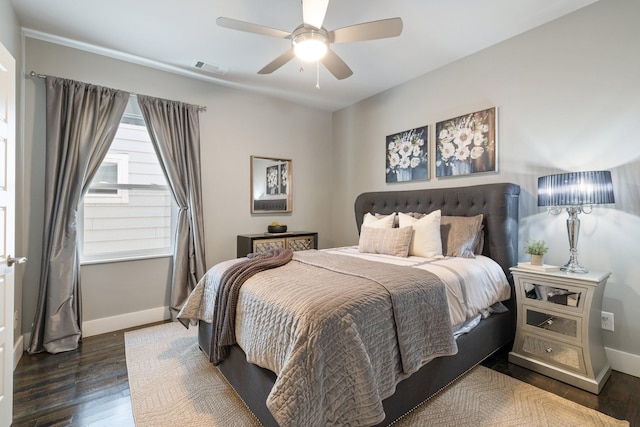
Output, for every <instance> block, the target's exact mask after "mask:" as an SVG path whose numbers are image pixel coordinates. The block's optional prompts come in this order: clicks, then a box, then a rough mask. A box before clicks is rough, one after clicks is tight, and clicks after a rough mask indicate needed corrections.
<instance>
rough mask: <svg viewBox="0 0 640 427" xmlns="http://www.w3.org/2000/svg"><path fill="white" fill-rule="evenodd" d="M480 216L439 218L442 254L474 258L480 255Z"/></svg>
mask: <svg viewBox="0 0 640 427" xmlns="http://www.w3.org/2000/svg"><path fill="white" fill-rule="evenodd" d="M482 219H483V216H482V214H480V215H476V216H443V217H441V218H440V236H441V237H442V254H443V255H445V256H457V257H462V258H475V255H476V254H480V253H482V246H484V233H483V232H482V228H483V225H482Z"/></svg>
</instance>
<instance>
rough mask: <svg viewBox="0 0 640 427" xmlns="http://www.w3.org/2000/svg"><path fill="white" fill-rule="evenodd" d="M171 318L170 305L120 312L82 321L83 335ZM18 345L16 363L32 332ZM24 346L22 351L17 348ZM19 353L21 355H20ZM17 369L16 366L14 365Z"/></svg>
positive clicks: (15, 352) (29, 340) (24, 336)
mask: <svg viewBox="0 0 640 427" xmlns="http://www.w3.org/2000/svg"><path fill="white" fill-rule="evenodd" d="M169 318H171V316H170V315H169V307H156V308H152V309H149V310H142V311H136V312H133V313H125V314H120V315H118V316H111V317H103V318H102V319H95V320H89V321H86V322H82V336H83V337H90V336H92V335H99V334H106V333H107V332H113V331H119V330H120V329H126V328H132V327H134V326H142V325H146V324H148V323H154V322H162V321H163V320H167V319H169ZM18 342H19V343H20V345H19V346H18V343H16V346H15V347H14V350H13V352H14V356H13V359H14V365H15V364H17V363H18V362H17V361H16V357H18V359H17V360H20V357H21V356H22V352H24V351H27V350H28V348H29V344H30V343H31V332H27V333H26V334H23V335H22V336H21V337H20V338H19V340H18ZM20 347H22V352H19V351H18V350H17V349H18V348H20ZM18 354H19V356H18ZM14 369H15V366H14Z"/></svg>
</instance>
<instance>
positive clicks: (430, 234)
mask: <svg viewBox="0 0 640 427" xmlns="http://www.w3.org/2000/svg"><path fill="white" fill-rule="evenodd" d="M440 216H441V211H440V210H437V211H433V212H431V213H430V214H428V215H425V216H423V217H422V218H420V219H418V218H415V217H413V216H411V215H409V214H405V213H402V212H399V213H398V217H399V220H400V227H401V228H402V227H412V228H413V234H412V238H411V243H410V245H409V255H415V256H419V257H423V258H435V257H438V256H442V239H441V238H440Z"/></svg>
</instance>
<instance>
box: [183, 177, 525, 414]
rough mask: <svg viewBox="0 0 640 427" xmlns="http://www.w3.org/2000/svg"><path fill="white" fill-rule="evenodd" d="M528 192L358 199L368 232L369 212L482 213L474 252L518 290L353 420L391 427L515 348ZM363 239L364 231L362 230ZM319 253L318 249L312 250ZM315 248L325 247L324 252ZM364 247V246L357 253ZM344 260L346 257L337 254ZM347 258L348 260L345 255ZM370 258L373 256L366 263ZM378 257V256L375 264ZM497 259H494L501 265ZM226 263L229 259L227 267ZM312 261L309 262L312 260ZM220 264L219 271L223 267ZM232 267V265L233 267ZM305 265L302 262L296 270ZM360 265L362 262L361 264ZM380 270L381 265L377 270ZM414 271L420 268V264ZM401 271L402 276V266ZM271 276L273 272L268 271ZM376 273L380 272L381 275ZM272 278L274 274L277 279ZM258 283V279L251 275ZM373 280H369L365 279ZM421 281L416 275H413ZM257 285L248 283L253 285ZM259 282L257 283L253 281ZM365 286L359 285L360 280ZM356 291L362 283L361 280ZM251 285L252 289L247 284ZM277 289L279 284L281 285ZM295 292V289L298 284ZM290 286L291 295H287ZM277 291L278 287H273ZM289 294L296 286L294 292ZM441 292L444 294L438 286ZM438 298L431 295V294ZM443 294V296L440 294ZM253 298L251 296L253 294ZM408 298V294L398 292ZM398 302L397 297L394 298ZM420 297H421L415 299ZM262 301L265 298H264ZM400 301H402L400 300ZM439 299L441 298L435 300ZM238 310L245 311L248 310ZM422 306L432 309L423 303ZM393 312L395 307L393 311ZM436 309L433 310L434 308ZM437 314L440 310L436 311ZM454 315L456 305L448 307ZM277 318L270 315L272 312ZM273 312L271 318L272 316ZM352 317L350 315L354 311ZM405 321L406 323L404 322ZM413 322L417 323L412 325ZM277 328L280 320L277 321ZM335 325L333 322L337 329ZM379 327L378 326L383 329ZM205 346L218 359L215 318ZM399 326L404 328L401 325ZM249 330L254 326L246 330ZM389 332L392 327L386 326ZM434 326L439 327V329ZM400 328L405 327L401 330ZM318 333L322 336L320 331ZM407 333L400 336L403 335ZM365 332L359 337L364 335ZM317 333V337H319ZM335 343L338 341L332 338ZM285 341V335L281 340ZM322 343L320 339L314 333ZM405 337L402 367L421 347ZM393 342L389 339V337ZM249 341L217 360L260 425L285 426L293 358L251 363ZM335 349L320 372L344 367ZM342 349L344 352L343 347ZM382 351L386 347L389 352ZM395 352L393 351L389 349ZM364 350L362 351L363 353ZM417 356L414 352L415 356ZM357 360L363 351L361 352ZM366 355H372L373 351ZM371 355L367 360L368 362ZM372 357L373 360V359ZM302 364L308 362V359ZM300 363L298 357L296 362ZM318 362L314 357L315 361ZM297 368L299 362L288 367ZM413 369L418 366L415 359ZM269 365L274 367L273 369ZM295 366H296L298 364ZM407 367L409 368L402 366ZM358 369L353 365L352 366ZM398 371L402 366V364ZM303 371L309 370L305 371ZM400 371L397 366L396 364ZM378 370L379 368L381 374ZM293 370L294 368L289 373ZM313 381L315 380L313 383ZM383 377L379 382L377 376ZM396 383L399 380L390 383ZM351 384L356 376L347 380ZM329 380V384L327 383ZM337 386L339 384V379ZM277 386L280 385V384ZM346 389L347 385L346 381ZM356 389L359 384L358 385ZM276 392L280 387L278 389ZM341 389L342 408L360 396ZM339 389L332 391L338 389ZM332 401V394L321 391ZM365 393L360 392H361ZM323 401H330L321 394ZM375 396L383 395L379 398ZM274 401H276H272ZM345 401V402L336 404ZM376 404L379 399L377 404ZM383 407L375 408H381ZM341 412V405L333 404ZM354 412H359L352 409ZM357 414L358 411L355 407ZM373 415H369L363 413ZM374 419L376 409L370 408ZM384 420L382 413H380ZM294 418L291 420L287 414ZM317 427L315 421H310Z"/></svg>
mask: <svg viewBox="0 0 640 427" xmlns="http://www.w3.org/2000/svg"><path fill="white" fill-rule="evenodd" d="M519 193H520V188H519V187H518V186H517V185H515V184H510V183H498V184H485V185H477V186H469V187H456V188H444V189H427V190H410V191H385V192H369V193H363V194H361V195H360V196H358V197H357V199H356V201H355V219H356V226H357V228H358V231H359V232H364V231H365V230H366V231H367V233H369V232H370V230H369V227H366V228H365V229H363V228H362V227H363V220H364V218H365V214H367V213H369V214H370V215H371V214H373V213H375V214H377V215H378V216H379V217H381V218H383V217H385V216H386V215H390V214H393V213H397V212H405V213H411V214H412V215H414V216H416V217H418V215H416V214H419V213H421V214H433V213H434V212H436V211H439V214H440V215H442V216H443V217H444V216H447V217H465V218H471V217H474V218H477V217H479V216H480V215H482V216H481V221H482V228H481V236H479V237H480V240H479V241H480V242H481V243H483V244H482V245H480V246H479V247H476V248H474V251H476V253H477V254H478V256H477V259H478V260H483V259H484V258H485V257H486V258H490V259H491V260H493V261H495V263H497V266H498V269H501V270H502V274H503V277H504V278H506V281H508V286H510V288H511V292H510V295H509V297H508V298H507V299H506V300H504V301H503V302H502V303H503V304H504V306H505V307H506V308H507V309H508V310H506V311H505V312H501V313H500V312H495V313H493V314H491V315H489V316H488V317H486V318H484V316H482V318H481V320H479V322H476V323H477V326H475V327H474V328H473V329H472V330H470V331H468V332H467V333H464V334H461V335H459V336H457V337H456V338H455V340H454V343H453V346H454V347H455V350H454V351H452V348H451V343H446V345H447V346H448V347H446V348H445V344H442V345H441V346H440V347H438V348H437V349H435V350H434V351H433V353H430V354H427V355H420V356H419V358H418V359H420V357H422V359H420V360H422V361H426V360H428V363H426V364H424V365H422V364H421V363H420V366H419V369H418V368H415V369H411V370H405V373H402V369H400V371H401V372H400V374H397V375H396V376H395V377H394V378H393V383H392V385H393V390H394V392H389V391H388V387H387V388H386V389H385V390H387V391H385V392H384V394H387V395H388V396H385V395H381V396H380V397H379V400H380V401H381V402H380V405H381V408H382V410H380V409H378V412H375V411H374V412H373V413H374V415H375V416H374V415H372V416H373V418H370V419H369V418H366V417H364V416H363V418H362V419H361V418H360V417H357V419H356V420H350V421H349V423H350V424H351V425H359V424H358V423H359V422H360V421H362V424H360V425H380V426H386V425H389V424H391V423H393V422H394V421H395V420H397V419H398V418H401V417H402V416H403V415H404V414H406V413H407V412H409V411H411V410H412V409H413V408H414V407H416V406H417V405H419V404H420V403H421V402H423V401H424V400H426V399H427V398H428V397H430V396H432V395H433V394H435V393H436V392H438V391H439V390H441V389H442V388H444V387H446V386H447V385H448V384H449V383H450V382H452V381H453V380H455V379H456V378H457V377H459V376H460V375H462V374H463V373H464V372H466V371H468V370H469V369H471V368H472V367H474V366H475V365H476V364H478V363H480V362H481V361H482V360H484V359H485V358H486V357H488V356H489V355H491V354H492V353H494V352H495V351H497V350H498V349H500V348H502V347H504V346H507V345H510V343H511V342H512V340H513V336H514V331H515V326H514V325H515V306H516V305H515V292H513V280H512V278H511V275H510V272H509V268H510V267H512V266H513V265H515V264H516V263H517V252H518V250H517V248H518V197H519ZM361 242H362V235H361ZM349 250H351V251H353V248H351V249H348V248H346V249H334V250H327V251H308V252H309V253H305V254H302V253H299V254H297V255H296V261H298V262H296V263H291V262H290V263H288V264H286V266H285V267H281V269H285V268H293V267H288V266H290V265H291V264H296V265H298V264H302V265H303V266H304V268H313V267H315V266H314V265H313V264H314V263H315V262H316V257H320V258H323V257H331V256H333V255H329V254H325V253H331V252H340V251H347V252H348V251H349ZM312 252H313V253H312ZM315 252H320V253H318V254H317V255H316V254H315ZM356 252H357V250H356ZM336 256H338V258H340V257H341V255H336ZM343 258H344V257H343ZM327 259H328V260H329V262H334V261H333V259H334V258H327ZM360 262H361V261H357V262H356V261H354V262H351V263H343V264H340V266H339V269H342V270H344V269H350V268H352V267H351V265H352V264H353V265H356V264H358V263H360ZM366 262H368V261H366ZM371 262H373V261H371ZM228 263H229V265H231V264H234V263H236V261H232V260H229V261H228ZM362 263H363V264H362V266H364V267H367V266H368V265H367V264H364V263H365V261H362ZM495 263H494V264H495ZM222 264H224V263H221V265H222ZM305 264H309V265H310V266H309V265H305ZM215 268H217V267H214V268H212V270H215ZM224 268H228V266H225V267H224ZM224 268H222V267H220V270H218V274H219V271H223V270H224ZM296 268H297V267H296ZM353 268H355V267H353ZM395 268H396V267H395V266H392V265H389V266H388V267H385V268H380V271H381V273H380V274H382V275H384V271H383V270H385V271H386V270H389V271H392V270H393V269H395ZM278 270H279V269H273V270H272V271H271V273H269V274H275V273H274V272H276V271H278ZM374 270H375V269H374ZM412 270H413V269H412ZM301 271H305V275H311V276H313V275H314V274H315V273H309V274H307V273H306V270H301ZM393 271H394V274H395V270H393ZM265 274H266V273H265ZM371 274H374V273H373V272H372V273H371ZM270 277H271V276H270ZM280 277H281V283H282V286H283V289H285V291H286V289H288V288H286V286H291V283H289V282H292V281H291V280H289V281H287V280H285V277H284V276H280ZM249 280H250V281H251V280H252V279H249ZM269 280H271V282H273V283H277V280H278V279H277V277H276V278H275V279H274V278H271V279H269ZM364 280H367V279H364ZM373 280H374V281H378V282H379V281H380V280H382V279H378V278H374V279H373ZM412 280H413V279H412ZM249 283H250V282H249V281H247V284H249ZM244 286H245V287H246V286H248V285H244ZM251 286H254V285H251ZM251 286H250V287H248V289H249V290H247V291H246V293H247V294H249V293H250V292H252V291H251V290H252V289H254V288H255V287H251ZM358 286H359V285H358ZM354 288H357V286H356V284H355V282H354ZM243 289H244V288H243ZM274 289H279V287H278V288H274ZM291 289H293V288H291ZM285 291H283V292H285ZM270 292H271V291H270ZM286 292H288V291H286ZM433 292H436V291H433ZM267 295H268V294H264V295H262V297H264V298H266V296H267ZM430 295H431V294H430ZM433 295H440V294H433ZM247 298H248V297H247ZM398 298H401V297H398ZM392 299H393V298H392ZM409 299H414V298H409ZM429 299H434V300H436V299H437V297H433V298H432V297H431V296H430V297H429ZM398 301H404V300H402V299H398ZM260 304H262V302H260ZM399 304H400V303H399ZM434 304H435V303H434ZM398 307H404V306H402V305H398ZM238 310H240V311H242V310H241V309H240V307H239V308H238ZM422 310H425V309H424V308H422ZM392 311H393V310H392ZM399 311H400V310H396V313H395V314H394V316H398V313H397V312H399ZM428 311H431V309H428ZM434 311H436V310H435V308H434ZM448 311H449V312H451V309H449V310H448ZM407 312H410V309H407ZM269 315H270V314H269ZM242 316H243V317H242V319H244V318H249V317H250V316H249V315H242ZM186 317H188V318H189V319H190V320H192V319H193V318H194V317H195V318H198V317H200V316H196V315H193V314H191V315H190V316H186ZM265 317H267V315H265ZM344 317H345V315H344V314H342V315H341V318H344ZM346 317H348V316H346ZM398 319H400V320H398ZM429 321H430V322H434V324H437V321H436V320H434V319H430V320H429ZM396 323H397V324H398V325H400V324H402V323H403V320H402V319H401V318H398V317H396ZM409 323H410V322H409ZM276 325H277V324H276ZM331 327H332V326H331ZM377 327H378V326H377ZM198 328H199V329H198V331H199V332H198V343H199V345H200V348H201V349H202V350H203V351H204V352H205V353H206V354H207V355H208V356H209V357H210V359H213V357H212V355H213V353H214V351H212V348H213V347H212V336H214V332H215V331H214V328H213V327H212V323H208V322H205V321H200V322H199V324H198ZM398 328H399V326H398ZM245 329H246V328H245ZM272 329H278V327H274V328H272ZM382 329H385V328H382ZM434 329H438V328H437V327H435V328H434ZM398 330H399V329H398ZM314 334H315V333H314ZM398 334H399V335H400V333H399V332H398ZM343 335H344V336H350V335H353V334H351V333H344V334H342V333H340V334H335V333H334V334H332V337H334V336H338V337H340V338H339V340H340V341H339V342H337V343H334V342H331V344H330V345H331V346H336V347H337V348H341V346H342V341H341V340H342V339H343V338H342V336H343ZM356 335H357V334H356ZM314 337H315V335H314ZM287 339H289V338H288V337H285V338H282V340H284V341H286V340H287ZM331 339H332V340H333V339H334V338H331ZM276 340H278V339H276ZM314 341H315V338H314ZM401 341H402V340H401V339H400V338H398V342H399V343H400V344H399V345H398V344H397V343H394V344H393V345H391V344H390V345H389V347H394V350H393V351H396V350H395V347H398V346H399V347H400V348H401V350H399V353H400V354H401V355H400V357H399V359H400V362H396V365H398V364H400V365H403V364H405V365H406V366H408V365H409V364H410V362H405V357H404V354H402V347H403V345H409V346H410V345H411V344H415V343H414V339H408V340H407V344H403V343H402V342H401ZM385 342H386V341H385ZM241 344H243V345H238V344H233V345H229V346H227V353H226V354H225V357H223V358H221V359H220V360H216V363H217V366H218V368H219V370H220V371H221V372H222V374H223V375H224V376H225V377H226V378H227V380H228V381H229V383H230V384H231V385H232V386H233V387H234V389H235V390H236V392H237V393H238V395H239V396H240V397H241V398H242V399H243V400H244V402H245V403H246V404H247V406H248V407H249V408H250V409H251V411H252V412H253V413H254V415H255V416H256V417H257V418H258V419H259V420H260V422H261V423H262V424H263V425H265V426H278V425H279V424H278V423H277V422H276V418H274V415H273V414H272V412H271V411H270V410H269V408H268V407H267V400H268V396H270V393H272V394H273V393H275V394H277V390H279V388H280V386H279V384H278V380H279V378H278V376H276V374H275V373H274V371H275V372H283V371H282V368H283V364H284V365H286V363H288V359H282V360H280V359H278V360H279V361H278V363H276V362H274V365H273V366H271V365H270V364H269V362H268V361H264V362H263V361H262V359H259V360H260V362H256V363H260V365H262V366H265V367H260V366H258V365H257V364H253V363H249V362H247V353H249V356H250V360H256V355H255V350H253V349H251V348H250V349H249V350H247V353H245V350H243V349H247V346H246V345H247V341H246V339H245V341H244V343H242V342H241ZM380 347H383V348H386V347H385V345H381V346H380ZM332 348H333V347H329V350H325V356H323V357H320V358H314V360H313V362H312V363H313V366H314V371H315V370H316V365H317V366H318V370H327V371H329V370H334V369H337V368H339V366H338V365H339V364H338V363H336V362H335V360H336V357H334V355H333V354H331V353H330V350H331V349H332ZM296 351H297V350H295V349H294V350H291V353H293V354H297V353H296ZM336 351H338V350H336ZM381 351H382V352H384V351H386V350H384V349H383V350H381ZM389 351H391V350H389ZM356 353H357V352H356ZM412 354H413V353H412ZM350 357H351V354H349V355H347V356H344V355H342V356H340V357H339V358H338V360H343V359H344V363H345V364H348V363H354V362H353V361H351V360H349V358H350ZM354 357H356V356H354ZM365 357H368V356H366V355H365ZM325 359H326V360H331V361H332V362H331V363H327V366H324V365H323V364H322V362H319V360H325ZM361 360H364V359H361ZM367 360H368V359H367ZM303 362H304V361H302V362H301V363H303ZM296 363H298V361H296ZM309 363H311V362H309ZM355 363H358V359H355ZM287 366H288V367H289V368H291V366H289V365H287ZM412 366H417V365H415V363H414V364H413V365H412ZM266 367H269V368H271V369H266ZM294 368H295V367H294ZM382 368H384V367H379V366H378V365H376V369H382ZM401 368H402V367H401ZM349 369H353V368H349ZM394 369H395V368H394ZM293 370H294V371H300V370H301V369H293ZM302 370H303V369H302ZM396 370H397V369H396ZM376 372H378V371H376ZM288 375H290V373H289V371H287V374H286V375H284V374H283V377H285V376H288ZM385 378H386V377H383V378H382V379H380V380H379V381H380V383H382V384H384V383H385V381H386V379H385ZM296 381H298V382H299V383H304V378H302V377H297V378H296ZM311 381H313V380H311ZM376 381H378V380H377V379H376ZM390 381H391V380H390ZM342 382H347V383H348V382H349V381H342ZM322 384H323V385H324V383H322ZM331 384H332V387H333V385H335V384H334V383H331ZM274 385H275V387H274ZM340 387H342V385H340ZM354 388H355V386H354ZM274 390H275V391H274ZM340 390H342V391H341V392H340V393H342V394H340V396H339V398H336V397H335V396H334V397H333V398H332V399H333V400H334V402H329V404H330V405H337V404H338V403H339V402H341V401H349V400H350V399H352V397H353V396H348V392H345V391H344V390H345V389H340ZM334 391H335V389H333V388H332V389H331V392H332V393H333V392H334ZM306 392H307V387H301V390H300V393H301V394H304V393H306ZM359 393H360V390H358V392H357V393H356V392H354V394H359ZM321 397H323V398H324V396H321ZM358 398H359V397H358ZM358 398H356V397H353V400H357V399H358ZM282 399H285V400H287V402H286V405H293V404H292V403H291V402H290V401H291V399H292V395H288V396H285V397H284V398H282ZM312 400H318V396H315V397H314V398H313V399H312ZM320 400H322V399H320ZM372 400H374V401H375V400H376V399H375V398H372ZM272 402H273V399H272ZM336 402H338V403H336ZM374 403H375V402H374ZM374 406H375V405H374ZM332 410H333V409H332ZM348 411H351V410H348ZM352 412H353V411H352ZM363 413H365V412H363ZM380 413H382V417H384V418H383V419H381V418H380ZM366 414H367V416H368V415H369V412H366ZM277 417H278V418H279V419H283V418H282V414H278V415H277ZM376 417H378V418H376ZM287 419H288V418H287ZM372 419H375V422H371V420H372ZM299 422H300V421H295V423H293V424H292V425H295V424H296V423H299ZM335 423H336V422H335V421H326V420H325V421H324V424H335ZM311 424H313V422H312V423H310V424H309V425H311ZM321 424H322V423H321Z"/></svg>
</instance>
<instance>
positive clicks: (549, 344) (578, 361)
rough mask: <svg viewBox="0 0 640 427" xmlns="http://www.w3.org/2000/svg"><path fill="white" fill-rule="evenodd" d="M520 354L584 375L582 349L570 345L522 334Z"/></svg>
mask: <svg viewBox="0 0 640 427" xmlns="http://www.w3.org/2000/svg"><path fill="white" fill-rule="evenodd" d="M521 354H526V355H529V356H530V357H535V358H537V359H539V360H542V361H546V362H548V363H552V364H555V365H561V366H562V367H564V368H567V369H570V370H572V371H575V372H579V373H581V374H585V373H586V370H585V366H584V355H583V354H582V348H580V347H576V346H573V345H570V344H565V343H559V342H557V341H553V340H547V339H544V338H542V337H539V336H536V335H531V334H526V333H525V334H523V340H522V351H521Z"/></svg>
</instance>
